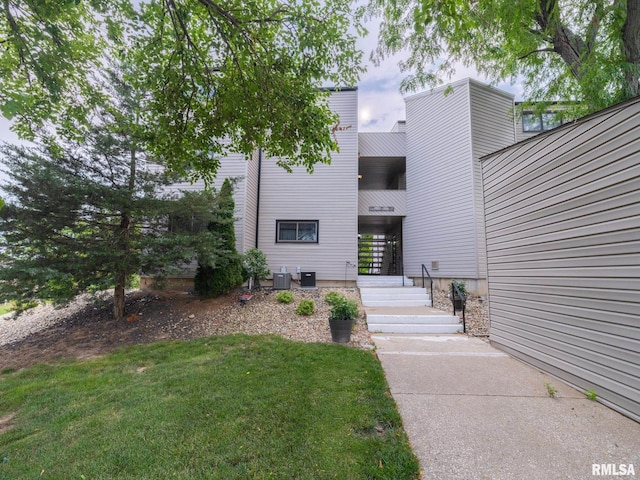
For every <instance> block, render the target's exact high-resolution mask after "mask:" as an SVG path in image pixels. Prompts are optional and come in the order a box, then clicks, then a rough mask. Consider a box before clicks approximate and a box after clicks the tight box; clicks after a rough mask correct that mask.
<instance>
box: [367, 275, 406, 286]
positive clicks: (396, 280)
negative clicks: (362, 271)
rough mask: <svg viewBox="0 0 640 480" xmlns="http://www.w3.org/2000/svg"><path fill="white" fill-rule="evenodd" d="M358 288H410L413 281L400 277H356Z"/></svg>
mask: <svg viewBox="0 0 640 480" xmlns="http://www.w3.org/2000/svg"><path fill="white" fill-rule="evenodd" d="M357 285H358V287H403V286H404V287H411V286H413V280H411V279H410V278H409V277H404V279H403V277H402V275H358V280H357Z"/></svg>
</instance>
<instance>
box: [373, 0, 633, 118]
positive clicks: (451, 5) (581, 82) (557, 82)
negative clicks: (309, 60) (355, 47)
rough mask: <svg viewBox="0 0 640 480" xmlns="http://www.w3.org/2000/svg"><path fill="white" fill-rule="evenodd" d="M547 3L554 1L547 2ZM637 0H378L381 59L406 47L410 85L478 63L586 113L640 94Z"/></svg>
mask: <svg viewBox="0 0 640 480" xmlns="http://www.w3.org/2000/svg"><path fill="white" fill-rule="evenodd" d="M541 5H546V6H547V7H548V8H541ZM632 8H633V7H632V2H627V7H626V8H625V6H624V2H613V4H611V2H603V1H596V2H591V1H590V2H587V1H580V2H573V3H571V4H568V3H567V4H563V3H559V2H539V1H537V0H525V1H518V2H513V1H510V0H479V1H475V2H466V1H462V0H445V1H440V0H438V1H436V0H371V1H370V3H369V7H368V13H369V15H371V16H378V17H380V18H381V19H382V23H381V30H380V34H379V43H378V47H377V49H376V51H375V56H376V58H377V59H378V60H381V59H383V58H386V57H387V56H390V55H393V54H395V53H398V52H401V51H406V52H407V55H408V57H407V58H406V60H404V61H403V62H401V63H400V68H401V69H402V70H403V71H405V72H408V73H409V76H408V77H407V78H406V79H405V81H404V82H403V84H402V89H403V90H405V91H407V90H414V89H417V88H422V87H424V86H430V87H434V86H436V85H438V84H440V83H442V82H443V81H445V80H448V79H449V78H450V77H451V76H452V75H453V74H454V73H455V65H456V64H463V65H466V66H468V65H473V66H474V67H475V68H476V69H477V70H478V71H479V72H481V73H484V74H486V75H487V76H488V77H489V78H492V79H493V80H494V81H496V82H498V81H504V80H515V79H517V80H518V81H520V82H523V83H524V86H525V92H524V94H525V96H526V97H527V98H529V99H531V100H532V101H546V102H551V101H559V100H560V101H571V100H575V101H576V104H575V107H573V109H574V111H573V112H572V113H573V114H574V116H575V115H580V114H583V113H585V112H586V111H593V110H598V109H600V108H603V107H605V106H607V105H610V104H612V103H615V102H617V101H620V100H622V99H624V98H628V97H629V96H635V95H637V94H638V78H640V54H637V55H634V54H633V53H631V52H640V36H638V35H636V36H632V35H627V36H625V35H624V32H625V31H626V32H629V31H635V32H637V31H640V15H636V14H634V13H633V10H632Z"/></svg>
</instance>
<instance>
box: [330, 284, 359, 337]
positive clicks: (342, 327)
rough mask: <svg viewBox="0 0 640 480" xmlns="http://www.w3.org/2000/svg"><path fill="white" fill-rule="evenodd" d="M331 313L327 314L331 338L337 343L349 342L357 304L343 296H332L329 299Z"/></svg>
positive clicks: (356, 312) (356, 315)
mask: <svg viewBox="0 0 640 480" xmlns="http://www.w3.org/2000/svg"><path fill="white" fill-rule="evenodd" d="M330 304H331V313H330V315H329V328H330V329H331V340H333V341H334V342H337V343H349V340H351V330H352V329H353V324H354V323H355V321H356V318H357V317H358V304H357V303H356V302H355V301H354V300H349V299H347V298H344V297H343V296H334V297H333V298H331V300H330Z"/></svg>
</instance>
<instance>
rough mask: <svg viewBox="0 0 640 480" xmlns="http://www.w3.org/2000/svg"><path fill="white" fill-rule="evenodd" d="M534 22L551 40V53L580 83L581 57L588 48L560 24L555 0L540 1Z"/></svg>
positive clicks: (578, 37)
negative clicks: (555, 55) (554, 54)
mask: <svg viewBox="0 0 640 480" xmlns="http://www.w3.org/2000/svg"><path fill="white" fill-rule="evenodd" d="M536 22H537V23H538V25H539V26H540V28H542V30H543V31H544V32H545V33H546V34H547V35H548V36H549V38H551V43H552V44H553V51H554V52H556V53H557V54H558V55H560V58H562V60H563V61H564V63H566V64H567V65H568V66H569V68H570V70H571V74H572V75H573V76H574V78H575V79H576V80H578V81H580V80H581V79H582V77H583V76H584V74H583V72H582V71H581V69H582V59H581V56H582V55H583V54H586V53H588V49H589V46H588V45H587V43H586V42H585V41H584V39H583V38H582V37H580V36H579V35H577V34H576V33H574V32H573V31H572V30H571V29H570V28H569V27H568V26H567V25H564V24H562V22H560V15H559V13H558V2H557V0H540V12H539V13H538V15H536Z"/></svg>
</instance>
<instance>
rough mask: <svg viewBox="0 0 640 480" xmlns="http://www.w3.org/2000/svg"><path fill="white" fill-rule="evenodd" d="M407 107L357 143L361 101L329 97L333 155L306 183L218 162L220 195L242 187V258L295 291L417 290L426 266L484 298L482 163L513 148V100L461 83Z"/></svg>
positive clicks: (238, 194)
mask: <svg viewBox="0 0 640 480" xmlns="http://www.w3.org/2000/svg"><path fill="white" fill-rule="evenodd" d="M449 90H451V92H449ZM406 105H407V119H406V120H404V121H398V123H397V124H396V125H395V127H394V128H393V130H392V131H391V132H375V133H358V91H357V90H356V89H343V90H335V91H333V92H332V94H331V97H330V106H331V108H332V109H333V110H334V111H335V112H336V113H338V115H339V117H340V122H339V125H337V127H338V128H336V130H335V135H336V138H337V140H338V143H339V146H340V151H339V152H338V153H336V154H334V155H333V156H332V161H331V164H330V165H325V164H322V165H316V167H315V171H314V173H313V174H309V173H307V172H306V170H305V169H304V168H294V171H293V172H292V173H287V172H286V171H284V170H283V169H282V168H281V167H279V166H278V165H277V164H276V160H277V159H273V158H265V157H264V156H263V155H262V153H261V152H260V151H257V152H254V154H253V155H252V158H251V159H248V160H247V159H245V158H243V157H241V156H239V155H233V156H229V157H226V158H224V159H223V160H222V167H221V169H220V171H219V172H218V178H217V181H216V186H219V185H221V184H222V181H223V180H224V178H225V177H238V178H239V179H240V180H239V181H238V182H237V184H236V190H235V194H234V198H235V202H236V217H237V222H236V240H237V248H238V250H239V251H240V252H244V251H246V250H248V249H249V248H252V247H257V248H259V249H261V250H262V251H263V252H264V253H265V254H266V256H267V259H268V262H269V267H270V269H271V270H273V271H275V272H279V271H280V270H282V269H286V271H287V272H290V273H292V278H293V280H296V279H298V278H299V277H298V271H302V272H315V274H316V279H317V282H318V284H322V283H327V284H331V283H332V284H336V283H341V284H344V283H345V282H346V283H347V284H354V283H355V281H356V279H357V276H358V274H361V275H362V274H365V275H393V276H403V277H404V276H406V277H413V279H414V280H415V279H417V278H420V277H421V275H422V265H423V264H424V265H426V267H427V268H428V269H429V271H430V272H431V276H432V277H434V278H435V279H436V280H438V279H440V280H442V285H443V286H444V285H445V280H449V279H452V278H456V279H466V280H468V281H470V287H471V289H472V290H476V291H477V292H479V293H484V291H485V289H486V267H485V265H486V260H485V256H486V255H485V251H486V248H485V242H484V230H483V229H484V222H483V208H482V188H481V175H480V165H479V160H478V159H479V158H480V156H482V155H485V154H487V153H490V152H492V151H495V150H498V149H500V148H502V147H505V146H507V145H510V144H512V143H513V142H514V141H515V137H514V120H513V116H512V112H513V105H514V104H513V97H512V96H511V95H509V94H507V93H505V92H501V91H499V90H497V89H495V88H493V87H489V86H487V85H484V84H482V83H479V82H476V81H474V80H468V79H467V80H462V81H459V82H456V83H454V84H452V85H451V86H449V87H443V88H439V89H436V90H433V91H430V92H425V93H422V94H419V95H414V96H412V97H409V98H407V99H406ZM202 187H203V185H202V184H201V183H196V184H194V185H190V184H179V185H175V186H174V188H176V189H198V188H202ZM191 273H192V272H191ZM186 275H187V276H188V275H189V272H186ZM407 280H409V279H407Z"/></svg>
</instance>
